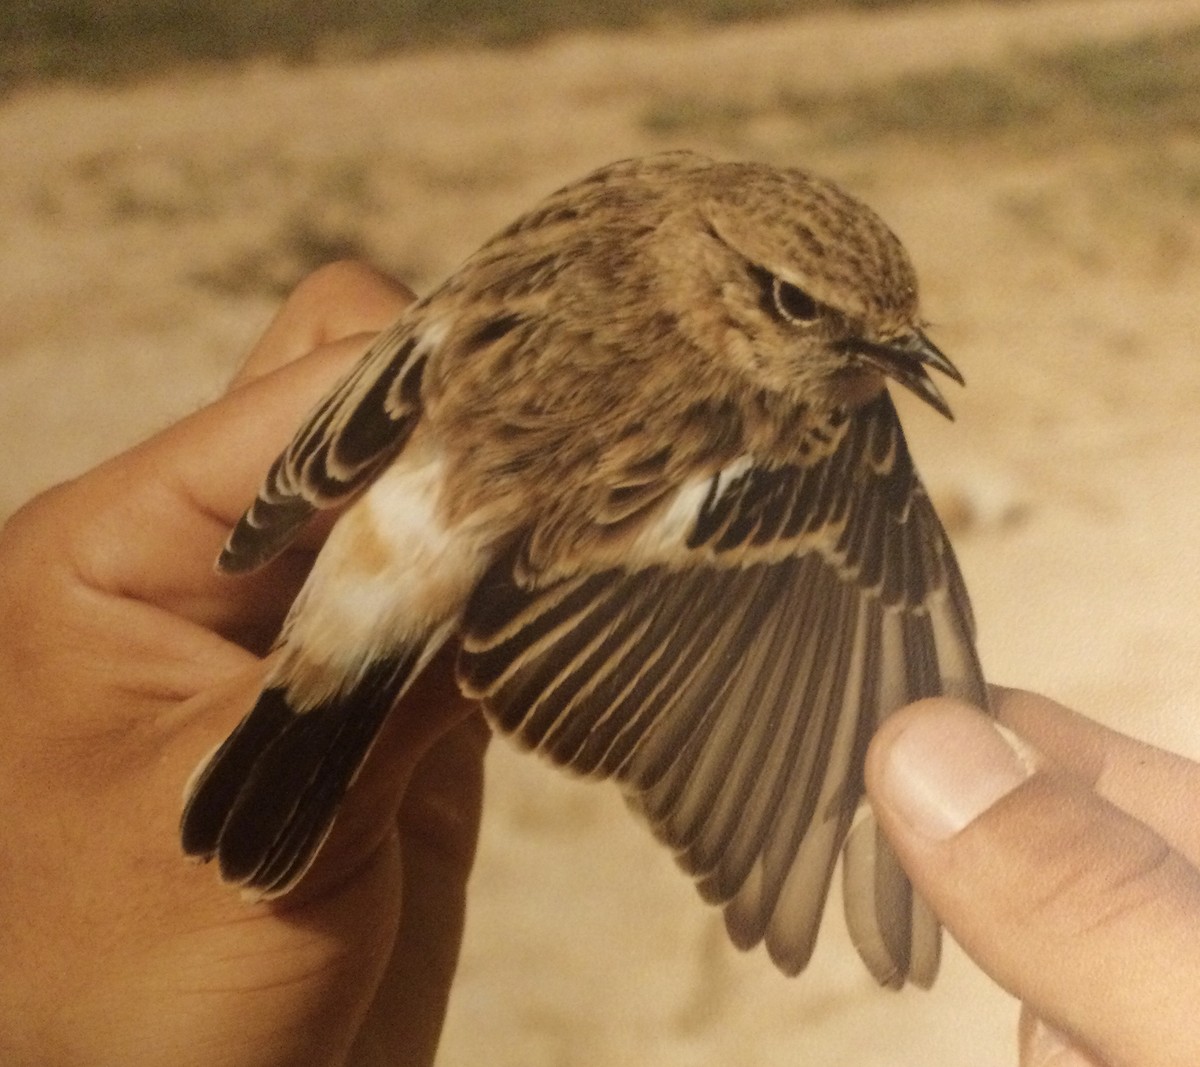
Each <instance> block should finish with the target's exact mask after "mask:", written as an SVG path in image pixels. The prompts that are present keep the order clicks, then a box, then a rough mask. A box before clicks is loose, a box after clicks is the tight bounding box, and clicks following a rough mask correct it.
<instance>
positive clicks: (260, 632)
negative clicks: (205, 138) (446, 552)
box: [0, 265, 486, 1067]
mask: <svg viewBox="0 0 1200 1067" xmlns="http://www.w3.org/2000/svg"><path fill="white" fill-rule="evenodd" d="M410 299H411V296H410V295H409V294H408V293H407V292H405V291H404V290H402V289H400V288H398V287H397V286H396V285H394V284H393V283H391V282H389V281H387V280H386V279H384V278H382V277H380V276H378V275H376V274H374V273H372V272H369V271H367V270H366V269H365V268H361V267H354V266H346V265H343V266H337V267H333V268H327V269H326V270H324V271H321V272H319V273H318V274H316V275H314V276H313V277H312V278H310V279H309V280H308V281H307V282H306V283H304V284H303V285H302V286H301V287H300V288H299V290H297V292H296V294H295V295H294V296H293V297H292V299H291V300H290V301H289V302H288V304H287V305H286V306H285V307H284V309H283V310H282V312H281V313H280V315H279V316H278V317H277V319H276V320H275V322H274V323H273V324H272V325H271V327H270V328H269V329H268V331H267V333H266V335H265V336H264V337H263V339H262V340H261V341H260V342H259V344H258V346H257V347H256V349H255V351H254V352H253V354H252V355H251V356H250V358H249V360H248V362H247V363H246V365H245V366H244V367H243V368H242V370H241V372H240V373H239V375H238V377H237V380H236V381H235V382H234V383H233V386H232V387H231V389H230V391H229V393H228V395H227V396H225V397H224V398H222V399H221V400H219V401H217V402H216V403H215V404H212V405H211V406H209V407H207V408H205V409H204V410H202V411H199V412H197V413H196V414H195V415H193V416H191V417H190V418H187V419H185V420H183V421H182V422H181V423H179V424H178V425H176V426H173V427H171V428H170V429H168V430H166V431H164V432H163V433H161V434H159V435H158V436H156V437H154V438H152V439H151V440H149V441H147V442H145V443H144V444H142V445H140V446H139V447H137V448H135V449H133V450H131V451H130V452H128V453H126V454H125V455H122V456H119V457H117V458H116V459H113V460H111V461H109V462H107V463H105V464H103V465H102V466H100V467H98V468H97V469H96V470H94V471H92V472H90V473H88V474H86V475H84V476H83V477H81V478H79V479H77V480H75V481H73V482H70V483H68V484H66V485H63V486H60V487H58V488H56V489H53V490H51V491H50V492H48V493H46V494H45V495H43V496H42V497H40V498H38V499H36V500H34V501H33V502H32V503H31V504H29V505H28V506H27V507H25V508H24V509H23V510H22V511H20V512H19V513H18V514H16V515H15V516H13V518H12V519H11V520H10V522H9V523H8V524H7V526H6V527H5V528H4V531H3V535H2V536H0V633H3V634H4V641H3V644H2V646H0V717H2V720H3V721H2V722H0V729H2V731H3V736H4V737H5V738H6V740H5V743H4V745H3V746H0V812H3V816H2V817H0V857H3V863H2V865H0V870H2V871H3V873H2V874H0V953H2V955H3V959H4V966H3V968H0V1062H3V1063H6V1064H8V1063H12V1064H16V1063H38V1064H56V1065H57V1064H87V1065H89V1067H98V1065H103V1064H121V1065H122V1067H130V1065H135V1064H139V1063H153V1064H162V1063H172V1064H190V1063H196V1064H200V1063H203V1064H206V1065H213V1064H231V1065H232V1064H238V1065H246V1064H284V1063H304V1064H314V1065H315V1064H323V1063H344V1062H347V1056H350V1055H353V1062H404V1063H417V1062H426V1061H428V1060H429V1059H431V1058H432V1055H433V1049H434V1047H435V1044H436V1040H437V1036H438V1033H439V1031H440V1028H441V1019H442V1014H443V1010H444V1005H445V998H446V995H447V992H448V989H449V983H450V978H451V976H452V974H453V971H454V966H455V961H456V957H457V950H458V942H459V937H460V934H461V925H462V908H463V895H464V891H465V881H466V876H467V873H468V871H469V868H470V865H471V861H472V857H473V852H474V842H475V835H476V832H477V827H478V816H479V802H480V788H481V760H482V754H483V750H484V746H485V739H486V731H485V729H484V728H483V726H482V724H481V723H480V722H479V720H478V719H477V718H475V717H472V716H471V715H470V705H469V704H468V703H467V702H466V701H464V700H463V699H462V698H461V697H460V696H459V694H458V690H457V687H456V686H455V685H454V684H453V681H452V679H451V677H450V672H449V670H448V669H443V670H438V669H436V665H435V667H434V669H432V670H430V671H428V672H427V673H426V675H425V677H424V678H423V679H422V681H421V683H420V684H419V685H418V686H417V687H416V688H415V689H414V690H413V691H412V692H410V693H409V695H408V697H407V699H406V702H405V703H406V705H407V706H406V707H404V708H401V709H400V710H399V713H398V714H396V715H394V716H393V717H392V720H391V723H390V726H389V730H388V731H387V733H386V735H385V736H384V737H382V738H381V740H380V744H379V746H378V748H379V751H378V752H377V754H376V757H375V758H373V760H372V763H371V767H370V769H369V771H368V772H366V773H364V774H363V776H362V779H361V781H360V782H359V783H358V786H357V789H356V794H355V801H354V803H353V804H352V805H348V806H347V809H346V811H345V812H344V817H343V818H342V819H341V820H339V823H338V830H337V833H336V835H335V839H334V840H333V841H331V848H330V849H329V850H328V852H327V854H326V855H324V856H323V857H322V864H323V865H322V869H320V870H314V872H313V874H314V877H313V878H312V879H310V881H309V883H308V885H307V887H306V890H305V892H304V893H302V894H297V895H296V896H295V897H294V898H289V900H288V901H287V902H286V905H284V906H274V907H272V906H266V905H249V904H247V903H246V902H244V901H243V900H241V899H240V898H239V897H238V895H237V894H236V893H231V892H230V891H229V889H228V888H227V887H225V886H222V885H220V884H219V882H218V880H217V878H216V875H215V872H213V871H212V870H211V869H208V868H206V867H202V866H196V865H190V864H188V863H187V862H185V861H184V859H183V858H182V856H181V854H180V852H179V845H178V833H177V820H178V817H179V799H178V798H181V796H182V791H183V786H184V782H185V780H186V778H187V775H188V772H189V770H190V769H191V767H193V766H194V765H195V764H196V762H197V761H198V760H199V759H200V757H201V756H202V755H203V754H204V752H205V751H206V750H208V749H210V748H212V747H213V746H215V745H216V744H217V743H218V742H219V741H220V740H221V738H223V737H224V736H225V734H227V733H228V731H229V729H230V728H231V727H232V726H233V724H234V723H235V722H237V720H238V719H239V718H240V717H241V716H242V715H243V714H244V713H245V711H246V709H247V708H248V707H249V706H250V705H251V704H252V703H253V701H254V697H255V695H256V694H257V692H258V690H259V687H260V686H261V684H262V677H263V673H264V664H263V660H262V659H261V658H260V655H261V654H262V653H263V652H264V651H265V649H266V648H267V646H268V645H269V642H270V641H271V639H272V638H273V637H274V635H275V633H276V632H277V630H278V627H279V624H280V621H281V620H282V618H283V615H284V613H285V612H286V610H287V607H288V605H289V604H290V602H291V600H292V598H293V597H294V596H295V594H296V591H297V589H298V588H299V586H300V583H301V581H302V580H303V576H304V574H305V572H306V570H307V567H308V565H309V564H310V562H311V558H312V555H313V553H314V552H315V550H316V549H317V548H318V547H319V541H320V538H321V536H322V532H323V531H321V530H320V529H317V530H313V531H309V532H307V533H306V535H305V540H303V542H302V544H301V545H300V547H299V548H297V549H296V550H294V551H292V552H290V553H289V554H288V555H287V557H285V558H283V559H281V560H279V561H277V563H276V564H275V565H273V566H272V567H270V568H268V569H267V570H265V571H264V572H262V573H260V574H256V575H253V576H248V577H245V578H239V579H230V578H229V577H226V576H222V575H218V574H217V573H216V572H215V570H214V568H213V561H214V560H215V559H216V556H217V553H218V551H219V550H220V547H221V544H222V542H223V540H224V538H225V536H226V535H227V533H228V530H229V527H230V526H231V525H232V523H233V522H234V521H235V520H236V519H237V517H238V515H239V514H240V513H241V511H242V509H243V508H244V507H245V505H246V503H247V502H248V501H249V500H251V499H253V496H254V492H255V490H256V488H257V487H258V483H259V481H260V479H261V477H262V473H263V471H264V470H265V469H266V467H267V466H268V465H269V464H270V462H271V459H272V458H273V457H274V455H275V454H276V452H277V451H278V450H279V448H280V447H281V446H282V444H283V443H284V442H286V440H287V438H288V437H289V435H290V434H291V432H292V430H293V429H294V427H295V425H296V423H297V422H298V421H299V420H300V419H301V418H302V417H303V415H304V413H305V411H306V410H307V409H308V408H309V407H310V406H311V405H312V404H313V403H314V402H315V401H316V399H317V398H318V397H320V396H321V395H322V393H324V392H325V390H326V389H328V388H329V386H330V384H331V383H332V382H333V381H334V380H335V379H336V378H337V377H338V376H339V374H340V373H342V372H343V371H344V370H345V369H346V367H348V366H349V365H350V363H351V362H352V361H353V360H355V359H356V358H357V357H358V356H359V355H360V354H361V353H362V351H363V350H364V348H365V347H366V346H367V344H368V343H369V342H370V340H371V338H372V336H373V334H374V333H375V332H376V331H378V330H380V329H382V328H383V327H385V326H386V325H388V324H389V323H390V322H391V321H392V320H393V319H394V318H395V317H396V315H397V314H398V313H399V312H400V311H401V310H402V309H403V308H404V306H405V305H406V304H407V303H408V302H409V300H410ZM378 1002H383V1007H382V1008H380V1009H379V1010H377V1011H376V1010H374V1006H375V1004H376V1003H378ZM351 1049H353V1050H354V1052H353V1054H351Z"/></svg>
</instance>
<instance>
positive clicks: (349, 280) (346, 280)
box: [230, 260, 415, 389]
mask: <svg viewBox="0 0 1200 1067" xmlns="http://www.w3.org/2000/svg"><path fill="white" fill-rule="evenodd" d="M414 299H415V297H414V295H413V293H412V290H411V289H409V288H408V287H407V286H405V285H403V284H401V283H400V282H398V281H396V280H395V279H394V278H390V277H388V276H387V275H386V274H381V273H380V272H379V271H377V270H375V269H374V268H373V267H370V266H368V265H367V264H365V263H358V262H355V261H352V260H346V261H343V262H338V263H330V264H329V265H327V266H324V267H321V268H320V269H319V270H316V271H314V272H313V273H312V274H310V275H309V276H308V277H307V278H305V279H304V280H303V281H302V282H300V284H299V285H298V286H296V288H295V289H294V290H293V291H292V293H291V295H290V296H289V297H288V298H287V300H286V301H285V302H284V304H283V306H282V307H281V308H280V309H279V311H278V313H277V314H276V315H275V318H274V319H273V320H272V321H271V324H270V326H268V327H267V329H266V332H265V333H264V334H263V335H262V337H261V338H260V339H259V341H258V343H257V344H256V345H255V346H254V348H253V350H252V351H251V352H250V355H249V356H248V357H247V358H246V361H245V363H243V364H242V366H241V367H240V368H239V369H238V372H237V374H236V375H235V376H234V378H233V380H232V381H231V382H230V388H231V389H235V388H238V387H240V386H242V385H245V384H246V383H247V382H250V381H253V380H254V379H256V378H260V377H262V376H263V375H264V374H269V373H270V372H271V371H273V370H277V369H278V368H279V367H282V366H283V365H284V364H286V363H291V362H292V361H293V360H295V359H299V358H300V357H301V356H303V355H305V354H306V353H308V352H311V351H313V349H316V348H321V347H322V346H324V345H327V344H331V343H333V342H335V341H343V340H345V339H347V338H349V337H354V336H356V335H357V334H376V333H379V332H380V331H381V330H383V329H385V328H386V327H388V326H390V325H391V324H392V322H394V321H395V319H396V318H397V317H398V316H399V315H400V313H401V312H402V311H403V310H404V309H405V308H406V307H407V306H408V305H409V304H410V303H412V301H413V300H414Z"/></svg>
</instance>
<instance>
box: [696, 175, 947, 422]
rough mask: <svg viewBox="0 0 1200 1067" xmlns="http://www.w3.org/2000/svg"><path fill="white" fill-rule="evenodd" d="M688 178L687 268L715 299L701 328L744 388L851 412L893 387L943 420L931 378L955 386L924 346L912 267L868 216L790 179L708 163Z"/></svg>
mask: <svg viewBox="0 0 1200 1067" xmlns="http://www.w3.org/2000/svg"><path fill="white" fill-rule="evenodd" d="M691 178H692V181H694V182H696V183H697V185H698V186H700V188H698V189H697V190H696V196H695V198H694V201H693V202H694V204H695V209H696V214H695V215H693V226H694V227H695V228H696V232H697V234H698V236H697V238H696V246H695V247H696V255H695V257H694V260H693V264H694V265H693V266H692V267H691V269H692V271H693V277H697V280H699V275H700V274H703V275H705V276H706V277H705V279H704V280H703V282H702V284H705V285H707V286H708V287H709V291H710V292H711V293H713V294H714V295H715V296H716V301H715V302H714V303H715V306H714V307H713V311H712V318H711V321H710V322H709V323H707V324H705V328H706V330H708V331H710V335H711V331H717V332H718V333H719V334H720V336H719V337H718V338H716V341H717V344H718V346H719V347H720V348H721V349H722V350H723V351H724V352H726V353H727V354H729V355H730V356H732V357H733V358H734V359H735V360H736V362H737V364H738V366H739V371H740V373H741V374H742V375H743V376H744V377H749V378H750V379H751V380H752V381H754V382H755V384H757V385H758V386H759V387H760V388H766V389H768V390H770V391H772V392H775V393H783V394H787V393H794V395H796V396H797V397H802V398H803V399H804V400H805V401H806V402H809V403H812V402H813V401H814V398H823V400H824V403H826V404H827V405H828V406H830V407H851V408H852V407H857V406H858V405H859V404H861V403H863V402H865V401H867V400H869V399H870V398H871V397H873V396H875V395H877V394H878V392H879V390H880V389H882V388H883V385H884V381H885V379H887V378H890V379H891V380H893V381H895V382H898V383H899V384H901V385H903V386H904V387H905V388H906V389H909V390H910V391H911V392H913V393H915V394H916V395H917V396H919V397H920V398H921V399H922V400H924V401H925V402H926V403H928V404H930V405H931V406H932V407H933V408H935V409H936V410H937V411H939V412H941V413H942V414H943V415H945V416H946V417H947V418H950V417H951V414H950V408H949V405H948V404H947V403H946V401H945V399H944V398H943V397H942V394H941V393H940V392H939V390H938V388H937V386H936V385H935V384H934V381H933V379H932V378H931V377H930V375H929V370H930V369H933V370H937V371H940V372H941V373H943V374H945V375H947V376H948V377H950V378H952V379H953V380H954V381H956V382H958V383H960V384H961V383H962V381H963V379H962V376H961V375H960V374H959V372H958V370H957V369H956V368H955V367H954V365H953V364H952V363H951V362H950V361H949V360H948V359H947V358H946V356H944V355H943V354H942V353H941V352H940V351H939V350H938V349H937V347H936V346H935V345H934V344H933V343H932V342H931V341H930V340H929V338H928V337H927V336H926V335H925V333H924V331H923V329H922V322H921V319H920V316H919V309H918V303H917V281H916V275H915V273H914V271H913V268H912V264H911V263H910V262H909V259H908V256H907V255H906V254H905V251H904V249H903V247H902V246H901V244H900V242H899V240H898V239H897V238H896V236H895V235H894V234H893V233H892V232H891V230H889V229H888V228H887V226H886V225H885V224H884V223H883V221H882V220H881V219H880V218H879V217H878V216H877V215H876V214H875V213H874V212H873V211H871V210H870V209H869V208H868V207H866V206H865V205H863V204H861V203H859V202H858V201H856V200H854V199H852V198H851V197H849V196H847V195H846V194H845V193H843V192H841V191H840V190H839V189H838V188H837V187H836V186H834V185H832V184H830V183H829V182H826V181H823V180H821V179H819V178H814V177H812V176H810V175H808V174H805V173H803V172H800V171H795V170H784V169H778V168H774V167H767V166H763V165H758V164H747V163H716V164H712V165H711V166H710V167H708V168H704V169H700V170H696V171H693V173H692V175H691ZM817 402H818V403H819V402H821V400H820V399H818V400H817Z"/></svg>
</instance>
